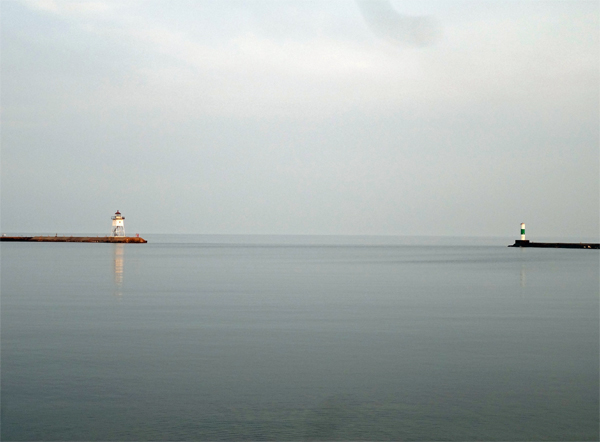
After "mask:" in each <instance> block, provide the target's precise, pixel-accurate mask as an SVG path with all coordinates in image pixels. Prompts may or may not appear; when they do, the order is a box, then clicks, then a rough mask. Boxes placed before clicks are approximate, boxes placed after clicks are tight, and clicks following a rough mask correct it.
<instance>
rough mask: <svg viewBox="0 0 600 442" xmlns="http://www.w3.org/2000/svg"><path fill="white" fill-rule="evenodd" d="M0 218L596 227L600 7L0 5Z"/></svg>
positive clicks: (376, 228) (368, 228)
mask: <svg viewBox="0 0 600 442" xmlns="http://www.w3.org/2000/svg"><path fill="white" fill-rule="evenodd" d="M0 7H1V118H2V132H1V142H2V144H1V149H2V150H1V160H2V162H1V171H2V181H1V185H2V187H1V197H2V201H1V228H2V232H4V233H10V232H32V233H35V232H38V233H39V232H48V233H54V232H58V233H83V232H85V233H99V234H105V233H108V232H109V231H110V216H112V215H113V213H114V212H115V211H116V210H117V209H119V210H120V211H121V212H122V213H123V214H124V216H125V217H126V222H125V229H126V233H128V234H132V235H133V234H134V233H140V234H142V235H143V234H144V233H226V234H227V233H243V234H253V233H260V234H358V235H458V236H462V235H485V236H488V235H493V236H508V237H511V238H513V237H514V238H516V237H517V236H518V233H519V224H520V223H521V222H526V223H527V230H528V235H529V237H530V238H533V239H534V238H535V236H565V235H574V236H582V237H584V236H585V237H590V236H591V237H597V236H598V230H599V196H600V195H599V175H600V174H599V164H600V159H599V155H600V153H599V152H600V148H599V121H600V120H599V119H600V115H599V96H600V95H599V84H600V75H599V67H600V48H599V2H597V1H595V0H594V1H553V2H548V1H524V2H521V1H499V0H498V1H491V0H490V1H481V0H477V1H445V2H438V1H422V0H420V1H398V0H391V1H387V0H374V1H371V2H369V1H359V0H322V1H307V0H297V1H281V0H278V1H233V0H228V1H197V0H190V1H184V0H169V1H166V0H163V1H134V0H129V1H121V0H119V1H102V0H99V1H70V0H55V1H53V0H23V1H17V0H3V1H2V2H1V6H0Z"/></svg>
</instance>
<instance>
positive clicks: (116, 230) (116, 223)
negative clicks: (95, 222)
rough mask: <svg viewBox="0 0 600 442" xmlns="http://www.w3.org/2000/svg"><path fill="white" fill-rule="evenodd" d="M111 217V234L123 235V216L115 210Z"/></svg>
mask: <svg viewBox="0 0 600 442" xmlns="http://www.w3.org/2000/svg"><path fill="white" fill-rule="evenodd" d="M111 219H112V232H111V236H125V222H124V220H125V217H124V216H123V215H121V212H119V211H118V210H117V212H116V213H115V216H113V217H111Z"/></svg>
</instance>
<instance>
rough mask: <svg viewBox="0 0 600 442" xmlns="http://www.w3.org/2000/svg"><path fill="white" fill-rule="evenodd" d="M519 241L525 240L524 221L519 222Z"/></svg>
mask: <svg viewBox="0 0 600 442" xmlns="http://www.w3.org/2000/svg"><path fill="white" fill-rule="evenodd" d="M521 241H525V223H521Z"/></svg>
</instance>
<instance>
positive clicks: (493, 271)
mask: <svg viewBox="0 0 600 442" xmlns="http://www.w3.org/2000/svg"><path fill="white" fill-rule="evenodd" d="M144 237H145V238H146V239H148V240H149V243H148V244H69V243H56V244H55V243H42V244H32V243H1V248H0V251H1V265H2V267H1V270H2V272H1V290H2V298H1V332H2V342H1V343H2V347H1V356H2V373H1V387H2V397H1V399H2V403H1V407H2V421H1V423H2V426H1V431H2V435H1V436H2V437H1V438H2V440H3V441H11V440H48V441H50V440H54V441H57V440H60V441H74V440H79V441H87V440H103V441H117V440H119V441H134V440H136V441H146V440H169V441H171V440H457V441H458V440H461V441H462V440H504V441H517V440H519V441H521V440H554V441H566V440H598V439H599V417H598V416H599V403H598V400H599V393H598V392H599V380H598V379H599V344H600V338H599V332H600V330H599V323H600V321H599V307H600V306H599V298H600V295H599V290H600V289H599V287H600V283H599V273H600V270H599V265H600V262H599V256H600V254H599V253H598V251H594V250H555V249H516V248H507V247H506V245H507V244H509V243H512V242H513V240H512V239H510V240H497V239H487V240H484V239H472V238H463V239H440V238H362V237H266V236H265V237H263V236H247V237H245V236H231V237H224V236H187V235H173V236H167V235H154V236H152V235H147V236H146V235H145V236H144Z"/></svg>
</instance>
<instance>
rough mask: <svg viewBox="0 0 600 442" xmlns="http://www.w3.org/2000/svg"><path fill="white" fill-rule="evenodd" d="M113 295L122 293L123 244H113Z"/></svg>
mask: <svg viewBox="0 0 600 442" xmlns="http://www.w3.org/2000/svg"><path fill="white" fill-rule="evenodd" d="M114 246H115V294H116V295H118V296H121V295H122V294H123V293H122V292H123V252H124V249H123V246H124V245H123V244H115V245H114Z"/></svg>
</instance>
